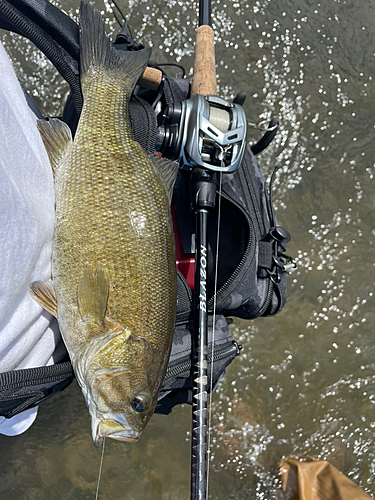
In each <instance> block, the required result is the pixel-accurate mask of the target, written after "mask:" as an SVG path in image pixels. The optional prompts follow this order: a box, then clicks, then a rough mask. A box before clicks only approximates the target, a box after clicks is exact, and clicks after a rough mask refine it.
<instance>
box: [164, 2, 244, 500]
mask: <svg viewBox="0 0 375 500" xmlns="http://www.w3.org/2000/svg"><path fill="white" fill-rule="evenodd" d="M216 94H217V86H216V68H215V49H214V31H213V29H212V26H211V0H199V26H198V29H197V31H196V40H195V59H194V70H193V79H192V87H191V95H192V97H191V98H190V99H189V100H187V101H184V102H183V103H181V105H180V106H179V108H178V113H181V118H180V130H181V129H182V130H183V132H182V134H181V132H180V135H182V139H181V145H180V154H179V161H180V164H181V166H182V168H184V169H188V170H191V180H190V200H191V209H192V210H193V211H194V213H195V218H196V229H195V279H194V347H193V353H194V377H193V407H192V436H191V493H190V498H191V500H205V499H206V497H207V491H208V484H207V483H208V481H207V410H208V408H207V406H208V388H209V387H208V377H207V349H208V345H207V344H208V339H207V331H208V325H207V323H208V311H207V290H208V286H207V284H208V283H207V264H208V245H207V231H208V222H209V213H210V211H211V210H212V209H213V208H214V207H215V201H216V194H217V180H218V179H217V177H218V173H219V172H220V179H221V173H222V172H233V171H234V170H236V169H237V168H238V167H239V166H240V164H241V162H242V158H243V155H244V151H245V146H246V137H247V122H246V117H245V113H244V111H243V108H242V107H241V106H240V105H238V104H232V103H227V102H226V101H225V100H223V99H221V98H219V97H217V96H216ZM173 114H174V115H175V118H176V113H173V112H172V113H170V116H173ZM182 122H184V125H183V127H181V124H182ZM219 213H220V212H219ZM218 228H219V224H218ZM217 238H219V235H217ZM217 258H218V247H217V251H216V259H217ZM216 269H217V263H216ZM215 274H216V273H215ZM214 294H215V295H216V284H215V292H214ZM213 328H215V325H214V324H213ZM212 343H214V336H213V338H212ZM212 363H213V360H212ZM211 375H212V370H211ZM211 378H212V377H211ZM211 390H212V380H211Z"/></svg>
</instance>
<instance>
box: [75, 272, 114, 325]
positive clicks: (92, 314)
mask: <svg viewBox="0 0 375 500" xmlns="http://www.w3.org/2000/svg"><path fill="white" fill-rule="evenodd" d="M108 296H109V280H108V275H107V271H106V270H105V268H104V266H103V265H102V264H99V265H98V268H97V270H96V274H93V272H92V269H91V268H90V266H87V268H86V271H85V274H84V276H83V278H81V280H80V282H79V284H78V307H79V312H80V314H81V317H82V319H83V320H84V321H94V322H96V323H103V322H104V318H105V313H106V311H107V304H108Z"/></svg>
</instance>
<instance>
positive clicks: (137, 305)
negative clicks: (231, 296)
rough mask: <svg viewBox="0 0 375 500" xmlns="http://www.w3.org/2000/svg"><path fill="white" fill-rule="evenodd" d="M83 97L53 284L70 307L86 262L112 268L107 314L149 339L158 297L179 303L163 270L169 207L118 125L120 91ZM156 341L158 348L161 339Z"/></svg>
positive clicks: (99, 89)
mask: <svg viewBox="0 0 375 500" xmlns="http://www.w3.org/2000/svg"><path fill="white" fill-rule="evenodd" d="M86 93H87V95H88V96H90V97H91V98H90V99H89V102H88V105H87V107H85V108H84V110H83V113H82V117H81V120H82V123H84V124H85V125H84V126H83V127H82V128H79V129H78V130H77V134H76V138H75V146H74V149H73V151H72V152H71V158H69V159H67V161H66V164H65V168H64V169H61V170H62V171H61V172H59V171H58V172H57V174H56V186H58V189H57V192H56V204H57V207H58V210H57V214H56V238H55V245H54V253H53V260H54V280H55V285H57V290H59V294H60V295H62V296H63V297H64V299H63V300H64V302H68V303H69V304H67V306H68V307H69V308H71V307H72V306H74V305H75V304H76V302H77V297H76V290H77V287H78V282H79V280H80V278H81V277H82V263H86V264H88V265H90V266H92V267H93V268H94V269H96V265H97V262H98V261H99V262H102V263H103V264H106V265H108V266H109V269H108V277H109V282H110V284H111V293H110V295H109V300H108V315H109V316H112V315H113V311H116V316H117V318H118V321H119V322H121V323H123V324H125V325H126V326H128V328H129V329H130V330H132V331H133V332H134V333H136V334H144V333H145V332H144V330H147V329H148V330H149V331H151V330H152V329H155V326H156V325H157V324H163V323H165V321H166V317H162V316H163V310H162V309H164V308H162V309H161V310H159V308H158V305H156V304H155V298H156V297H158V295H160V294H163V295H164V297H165V300H166V302H167V303H168V302H169V303H171V299H172V297H173V299H172V300H174V298H175V295H174V290H173V287H171V286H170V283H171V279H170V278H171V276H170V275H169V274H170V273H168V272H167V268H166V266H165V262H166V260H168V259H171V258H173V257H172V251H173V241H172V237H173V236H172V234H171V233H170V232H169V231H168V229H170V227H169V225H168V220H167V215H168V211H169V202H168V199H167V196H166V194H165V189H164V187H163V186H162V185H161V182H160V178H158V176H157V175H156V173H155V171H154V169H153V167H152V166H151V165H150V163H149V161H148V159H147V157H146V155H145V153H144V152H143V150H141V149H140V146H138V145H137V143H134V142H133V141H130V130H128V132H126V129H125V128H124V127H122V126H120V127H117V126H116V125H117V124H118V123H120V124H121V122H122V121H123V119H122V113H120V112H119V110H122V109H124V108H125V109H126V102H127V96H126V95H124V93H123V92H122V89H121V87H118V88H115V87H114V86H113V85H112V86H111V87H110V88H108V86H107V85H105V81H104V82H102V81H94V82H93V83H92V84H90V85H89V86H88V88H87V89H86ZM103 94H104V95H106V96H107V99H108V101H109V102H111V103H112V106H113V109H111V108H112V107H111V108H110V107H109V106H107V107H108V108H109V109H106V110H105V112H104V116H103V106H101V99H100V98H98V99H95V96H101V95H103ZM91 110H94V111H93V113H92V112H91ZM100 114H102V117H101V116H100ZM103 118H104V120H103ZM103 122H104V124H105V126H103ZM114 129H115V130H116V134H113V130H114ZM106 130H111V132H112V133H111V134H106ZM87 144H95V145H96V146H95V149H94V150H92V149H90V148H87V147H86V145H87ZM60 176H61V178H60ZM163 191H164V192H163ZM82 193H83V195H82ZM163 205H164V206H163ZM158 220H159V221H158ZM156 221H158V222H156ZM73 244H74V245H75V246H76V248H75V249H73V248H72V245H73ZM77 253H79V256H78V255H77ZM60 255H61V256H60ZM60 276H62V278H61V279H60ZM67 276H69V279H66V277H67ZM146 276H147V280H145V277H146ZM57 280H58V281H57ZM124 297H126V301H124ZM168 299H169V300H168ZM58 302H60V301H58ZM151 305H154V307H156V310H155V309H154V310H150V307H151ZM142 330H143V331H142ZM158 330H159V329H157V330H156V331H158ZM159 337H160V336H157V338H156V339H155V341H154V343H155V347H156V348H157V347H158V345H159V344H160V342H162V341H163V339H162V338H159ZM82 340H83V341H85V339H82ZM152 341H153V340H151V342H152Z"/></svg>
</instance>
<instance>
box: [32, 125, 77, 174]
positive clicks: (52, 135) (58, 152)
mask: <svg viewBox="0 0 375 500" xmlns="http://www.w3.org/2000/svg"><path fill="white" fill-rule="evenodd" d="M37 125H38V130H39V132H40V135H41V137H42V140H43V143H44V146H45V148H46V151H47V154H48V158H49V161H50V163H51V167H52V172H53V174H54V175H55V172H56V167H57V165H58V163H59V162H60V160H61V158H62V156H63V154H64V153H65V151H66V149H67V148H68V146H69V145H70V144H71V143H72V141H73V139H72V133H71V131H70V128H69V127H68V125H67V124H66V123H64V122H62V121H61V120H59V119H58V118H51V119H50V120H49V121H47V120H38V121H37Z"/></svg>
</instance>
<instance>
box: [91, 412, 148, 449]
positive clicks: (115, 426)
mask: <svg viewBox="0 0 375 500" xmlns="http://www.w3.org/2000/svg"><path fill="white" fill-rule="evenodd" d="M121 420H122V422H119V420H117V419H115V418H106V419H104V420H101V421H100V422H99V423H98V425H97V427H96V433H95V434H96V435H95V438H94V443H95V445H96V446H99V445H100V444H101V443H102V442H103V439H104V438H110V439H115V440H116V441H127V442H129V443H135V442H136V441H138V440H139V438H140V436H141V433H140V432H137V431H135V430H134V429H133V428H132V427H130V425H129V424H128V423H127V422H126V421H125V419H124V418H121Z"/></svg>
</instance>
